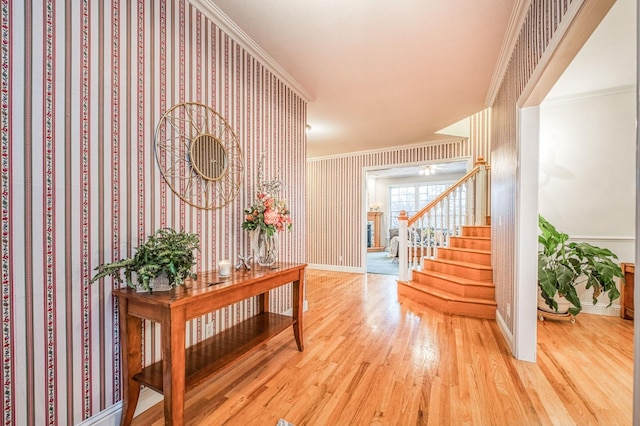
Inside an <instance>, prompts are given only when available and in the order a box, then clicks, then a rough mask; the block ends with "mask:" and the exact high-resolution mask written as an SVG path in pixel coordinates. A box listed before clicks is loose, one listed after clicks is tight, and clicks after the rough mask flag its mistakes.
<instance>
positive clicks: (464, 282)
mask: <svg viewBox="0 0 640 426" xmlns="http://www.w3.org/2000/svg"><path fill="white" fill-rule="evenodd" d="M413 272H414V273H416V272H417V273H419V274H423V275H429V276H432V277H436V278H440V279H444V280H447V281H452V282H454V283H458V284H462V285H477V286H482V287H495V285H494V284H493V282H486V281H478V280H472V279H470V278H464V277H459V276H457V275H451V274H445V273H443V272H436V271H432V270H429V269H420V270H414V271H413Z"/></svg>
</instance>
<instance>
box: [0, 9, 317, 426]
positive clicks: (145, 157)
mask: <svg viewBox="0 0 640 426" xmlns="http://www.w3.org/2000/svg"><path fill="white" fill-rule="evenodd" d="M0 1H1V4H2V7H1V10H0V13H1V19H2V23H1V27H2V33H1V34H0V37H1V38H2V40H1V41H2V43H1V44H0V51H1V67H2V69H1V83H0V84H1V88H0V91H1V100H2V102H1V105H0V120H1V138H0V139H1V141H0V142H1V154H0V155H1V159H2V167H1V169H0V176H1V181H0V184H1V188H2V191H1V193H0V198H1V206H2V210H1V216H0V220H1V227H2V238H1V239H0V249H1V251H2V259H1V261H2V269H1V274H2V275H1V280H2V343H3V352H2V356H3V371H2V387H3V394H4V397H3V423H4V424H5V425H45V424H46V425H53V424H69V425H71V424H76V423H79V422H80V421H82V420H84V419H86V418H88V417H90V416H92V415H94V414H96V413H98V412H100V411H102V410H104V409H105V408H107V407H109V406H110V405H112V404H114V403H115V402H117V401H118V400H120V398H121V395H122V387H121V386H122V384H121V377H120V374H121V371H120V358H119V339H120V336H119V335H118V330H117V324H118V317H117V306H116V302H117V301H116V300H114V298H113V297H112V296H111V289H112V286H113V283H112V282H111V281H110V280H104V282H101V283H99V284H94V285H90V284H89V280H90V278H91V276H92V274H93V268H94V267H95V266H96V265H97V264H99V263H101V262H105V261H111V260H113V259H118V258H122V257H126V256H129V255H131V254H132V253H133V251H134V250H133V249H134V248H135V247H136V246H137V245H138V244H139V242H141V241H142V240H144V239H146V236H147V235H149V234H151V233H153V232H154V231H155V230H156V229H158V228H160V227H165V226H170V227H173V228H176V229H185V230H186V231H188V232H196V233H198V234H199V235H200V236H201V252H200V253H199V254H198V259H197V262H198V263H197V268H198V269H203V270H205V269H209V268H212V267H213V266H214V264H215V261H216V260H217V259H220V258H233V257H234V256H235V254H236V253H238V252H245V251H246V250H247V247H248V235H247V234H246V233H245V232H243V231H242V230H241V228H240V224H241V222H242V220H243V217H242V211H243V209H244V207H245V206H247V205H248V204H249V203H250V202H251V199H252V197H253V189H254V188H255V177H256V172H257V170H256V166H257V162H258V160H259V158H260V156H261V154H262V153H263V152H264V153H266V154H265V163H266V171H267V175H268V176H267V177H273V175H274V174H275V173H278V174H279V175H280V177H281V178H282V180H283V181H284V182H285V185H287V187H286V194H285V196H286V198H287V199H288V202H289V205H290V207H291V215H292V218H293V221H294V228H293V231H292V232H291V233H289V234H283V235H281V239H280V241H281V247H282V249H281V254H280V256H281V259H282V260H289V261H294V262H303V261H305V258H306V255H305V250H306V247H305V246H304V245H303V244H299V243H298V242H299V241H303V240H304V239H305V227H304V225H305V204H304V202H305V200H304V192H305V187H304V180H305V176H306V162H305V158H306V137H305V123H306V103H305V101H304V100H303V99H302V98H301V97H300V96H299V95H298V94H297V93H296V92H294V91H293V90H292V89H291V88H289V87H288V86H286V85H285V84H284V83H283V82H282V81H280V80H279V79H278V78H277V77H276V76H275V75H274V74H273V73H272V72H271V71H270V70H269V69H268V68H267V67H266V66H264V65H263V64H261V62H260V61H259V60H258V59H256V58H254V57H252V56H251V55H249V54H248V53H247V52H246V51H245V50H243V49H242V48H241V47H240V45H239V44H238V43H237V42H236V41H234V40H233V39H231V38H230V37H229V36H227V35H226V34H225V33H223V32H222V31H221V30H220V29H219V28H218V27H217V26H216V25H215V24H213V23H212V22H211V21H210V20H209V19H207V18H206V17H205V16H204V15H203V14H201V13H200V12H199V11H198V10H197V9H196V8H195V7H193V6H192V5H190V4H189V3H188V2H187V0H154V1H145V0H91V1H90V0H78V1H71V0H57V1H55V0H39V1H35V0H25V1H10V0H0ZM183 101H197V102H202V103H204V104H206V105H209V106H211V107H213V108H214V109H215V110H216V111H218V112H219V113H220V114H221V115H222V116H223V117H225V118H226V119H227V120H228V121H229V123H230V125H231V126H232V127H233V128H234V129H235V131H236V133H237V135H238V138H239V141H240V146H241V149H242V152H243V160H244V162H245V174H246V176H245V182H244V184H243V185H242V189H241V191H240V194H239V196H238V198H237V199H236V200H235V201H234V202H232V203H231V204H229V205H227V206H226V207H224V208H223V209H220V210H213V211H207V210H201V209H197V208H193V207H191V206H189V205H187V204H185V203H184V202H182V201H181V200H180V199H179V198H178V197H177V196H175V195H174V194H173V193H172V192H171V190H170V188H168V186H167V185H166V184H165V183H164V182H163V181H162V178H161V176H160V173H159V170H158V167H157V165H156V163H155V158H154V156H153V134H154V129H155V125H156V123H157V122H158V120H159V118H160V116H161V114H162V113H163V111H165V110H166V109H168V108H169V107H171V106H172V105H174V104H176V103H179V102H183ZM289 292H290V289H283V290H280V291H277V292H276V294H274V296H273V297H272V299H271V300H272V308H273V309H277V310H278V311H285V310H287V309H289V308H290V306H289V302H288V295H289ZM255 311H256V303H255V300H250V301H247V302H244V303H240V304H237V305H234V306H232V307H229V308H225V309H222V310H220V311H217V312H215V313H211V314H208V315H206V316H204V317H202V318H199V319H197V320H194V321H193V322H192V323H191V324H189V325H188V329H187V334H188V336H189V341H190V342H189V343H193V342H197V341H199V340H201V339H202V338H203V334H204V329H205V324H206V323H209V322H213V323H214V328H215V330H216V332H217V331H220V330H223V329H224V328H226V327H229V326H230V325H232V324H234V323H235V322H237V321H239V320H241V319H244V318H246V317H248V316H251V315H253V313H254V312H255ZM159 331H160V330H159V327H158V326H156V325H155V324H152V323H148V322H147V323H145V324H144V363H145V364H147V363H149V362H152V361H155V360H157V359H159V356H160V347H159V344H160V339H159Z"/></svg>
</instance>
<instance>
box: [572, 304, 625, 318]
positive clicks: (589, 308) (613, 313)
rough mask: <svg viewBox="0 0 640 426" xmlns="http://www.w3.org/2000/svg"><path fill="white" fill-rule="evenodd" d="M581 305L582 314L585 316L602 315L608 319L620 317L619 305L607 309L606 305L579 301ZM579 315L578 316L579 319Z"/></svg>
mask: <svg viewBox="0 0 640 426" xmlns="http://www.w3.org/2000/svg"><path fill="white" fill-rule="evenodd" d="M580 303H582V312H581V313H585V314H594V315H604V316H608V317H619V316H620V305H611V306H610V307H608V308H607V304H606V303H597V304H595V305H594V304H593V303H591V301H590V300H588V301H585V300H581V301H580ZM579 316H580V315H578V317H579Z"/></svg>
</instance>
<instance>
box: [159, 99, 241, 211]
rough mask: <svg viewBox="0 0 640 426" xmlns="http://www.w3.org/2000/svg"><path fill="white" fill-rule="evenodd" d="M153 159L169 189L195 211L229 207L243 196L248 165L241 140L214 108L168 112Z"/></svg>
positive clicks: (185, 106) (189, 106)
mask: <svg viewBox="0 0 640 426" xmlns="http://www.w3.org/2000/svg"><path fill="white" fill-rule="evenodd" d="M154 139H155V154H156V161H157V162H158V167H159V168H160V172H161V173H162V176H163V177H164V179H165V181H166V182H167V184H168V185H169V187H170V188H171V190H172V191H173V192H174V193H175V194H176V195H178V196H179V197H180V198H181V199H183V200H184V201H186V202H187V203H189V204H191V205H192V206H196V207H201V208H204V209H214V208H220V207H222V206H225V205H226V204H228V203H229V202H231V200H233V199H234V198H235V197H236V196H237V195H238V192H239V191H240V183H241V182H242V174H243V171H244V166H243V163H242V155H241V152H240V146H239V144H238V139H237V137H236V135H235V133H234V132H233V129H232V128H231V127H230V126H229V124H228V123H227V121H226V120H225V119H224V118H222V117H221V116H220V115H219V114H218V113H216V112H215V111H214V110H213V109H211V108H209V107H208V106H206V105H203V104H200V103H196V102H183V103H180V104H177V105H174V106H173V107H171V108H170V109H169V110H167V112H165V113H164V115H163V116H162V118H161V119H160V121H159V122H158V125H157V126H156V131H155V136H154Z"/></svg>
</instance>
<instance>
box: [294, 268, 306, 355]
mask: <svg viewBox="0 0 640 426" xmlns="http://www.w3.org/2000/svg"><path fill="white" fill-rule="evenodd" d="M291 302H292V303H291V304H292V305H293V336H294V337H295V338H296V343H297V345H298V350H299V351H303V350H304V339H303V335H302V333H303V330H304V328H303V325H304V324H303V310H304V309H303V307H304V270H300V276H299V278H298V280H297V281H294V282H293V291H292V301H291Z"/></svg>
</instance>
